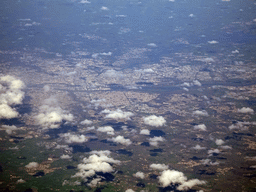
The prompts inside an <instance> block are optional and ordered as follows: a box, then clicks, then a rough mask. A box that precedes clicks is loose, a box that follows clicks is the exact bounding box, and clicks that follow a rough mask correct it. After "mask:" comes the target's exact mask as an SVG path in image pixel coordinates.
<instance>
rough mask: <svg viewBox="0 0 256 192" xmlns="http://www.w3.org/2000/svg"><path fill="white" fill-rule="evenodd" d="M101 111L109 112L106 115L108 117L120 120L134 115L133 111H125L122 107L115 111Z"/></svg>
mask: <svg viewBox="0 0 256 192" xmlns="http://www.w3.org/2000/svg"><path fill="white" fill-rule="evenodd" d="M101 113H106V114H107V115H106V116H105V118H106V119H115V120H119V119H126V120H129V119H130V117H132V116H133V115H134V114H133V113H132V112H123V111H122V110H121V109H117V110H115V111H111V110H108V109H105V110H104V111H102V112H101Z"/></svg>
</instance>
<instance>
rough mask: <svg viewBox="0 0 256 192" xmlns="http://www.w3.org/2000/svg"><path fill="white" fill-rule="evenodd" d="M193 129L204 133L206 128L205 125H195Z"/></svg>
mask: <svg viewBox="0 0 256 192" xmlns="http://www.w3.org/2000/svg"><path fill="white" fill-rule="evenodd" d="M194 129H195V130H200V131H206V126H205V124H200V125H195V126H194Z"/></svg>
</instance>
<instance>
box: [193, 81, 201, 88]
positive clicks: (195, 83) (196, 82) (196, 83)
mask: <svg viewBox="0 0 256 192" xmlns="http://www.w3.org/2000/svg"><path fill="white" fill-rule="evenodd" d="M193 83H194V85H197V86H199V87H200V86H202V84H201V83H200V81H198V80H194V81H193Z"/></svg>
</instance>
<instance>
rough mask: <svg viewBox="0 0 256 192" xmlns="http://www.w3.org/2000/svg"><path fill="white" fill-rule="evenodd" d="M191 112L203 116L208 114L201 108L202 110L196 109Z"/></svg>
mask: <svg viewBox="0 0 256 192" xmlns="http://www.w3.org/2000/svg"><path fill="white" fill-rule="evenodd" d="M193 114H194V115H198V116H205V117H207V116H209V114H208V113H207V111H205V110H202V111H200V110H196V111H194V112H193Z"/></svg>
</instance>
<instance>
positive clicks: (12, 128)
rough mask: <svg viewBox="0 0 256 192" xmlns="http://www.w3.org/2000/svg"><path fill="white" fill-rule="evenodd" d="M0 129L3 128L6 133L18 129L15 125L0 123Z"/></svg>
mask: <svg viewBox="0 0 256 192" xmlns="http://www.w3.org/2000/svg"><path fill="white" fill-rule="evenodd" d="M0 130H5V131H6V133H7V134H12V131H15V130H18V128H17V127H16V126H15V125H12V126H10V125H1V128H0Z"/></svg>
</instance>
